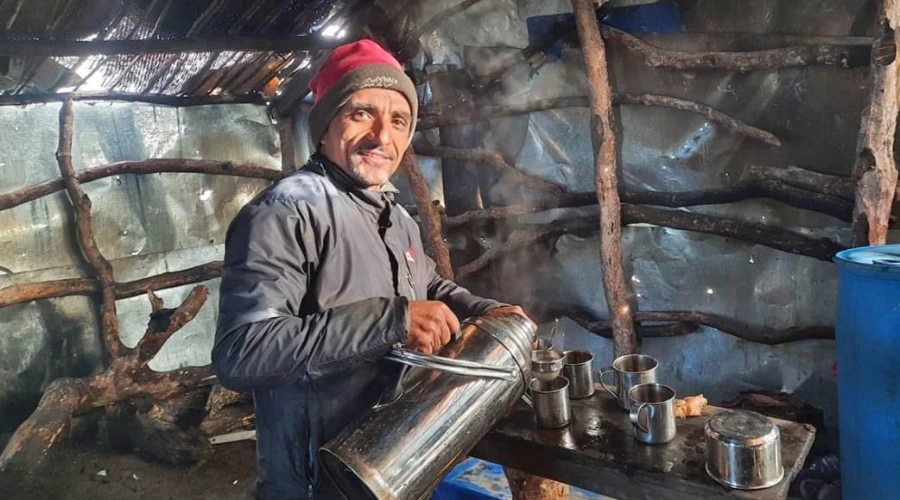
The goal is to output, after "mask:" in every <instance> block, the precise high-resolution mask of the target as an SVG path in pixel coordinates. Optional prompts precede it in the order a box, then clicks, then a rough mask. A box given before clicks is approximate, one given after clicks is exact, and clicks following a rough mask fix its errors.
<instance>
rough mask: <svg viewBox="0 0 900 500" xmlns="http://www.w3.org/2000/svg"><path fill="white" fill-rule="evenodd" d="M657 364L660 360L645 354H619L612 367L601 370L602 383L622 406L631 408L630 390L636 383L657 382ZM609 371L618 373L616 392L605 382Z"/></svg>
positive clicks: (627, 408)
mask: <svg viewBox="0 0 900 500" xmlns="http://www.w3.org/2000/svg"><path fill="white" fill-rule="evenodd" d="M657 366H659V362H658V361H656V358H653V357H651V356H647V355H645V354H627V355H625V356H619V357H618V358H616V360H615V361H613V364H612V367H611V368H607V369H605V370H603V371H601V372H600V384H601V385H602V386H603V388H604V389H606V392H608V393H610V394H612V396H613V397H614V398H616V400H617V401H618V402H619V406H620V407H622V408H623V409H625V410H630V409H631V399H630V398H629V397H628V391H630V390H631V388H632V387H634V386H636V385H640V384H652V383H655V382H656V367H657ZM609 372H614V373H615V374H616V392H613V391H612V389H610V388H609V387H608V386H607V385H606V383H605V382H603V376H604V375H606V374H607V373H609Z"/></svg>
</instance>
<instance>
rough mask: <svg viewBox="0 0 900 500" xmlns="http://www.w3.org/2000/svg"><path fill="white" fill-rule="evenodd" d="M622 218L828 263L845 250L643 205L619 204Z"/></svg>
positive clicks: (764, 229)
mask: <svg viewBox="0 0 900 500" xmlns="http://www.w3.org/2000/svg"><path fill="white" fill-rule="evenodd" d="M622 219H623V220H624V221H626V222H627V223H629V224H634V223H639V222H645V223H650V224H654V225H657V226H664V227H670V228H673V229H682V230H685V231H694V232H699V233H707V234H715V235H718V236H725V237H728V238H735V239H738V240H742V241H746V242H749V243H756V244H759V245H764V246H767V247H770V248H775V249H777V250H781V251H783V252H788V253H793V254H798V255H806V256H809V257H814V258H816V259H819V260H824V261H827V262H830V261H831V259H832V257H834V254H835V253H837V252H839V251H840V250H843V249H844V246H842V245H840V244H838V243H835V242H834V241H831V240H828V239H825V238H822V239H812V238H807V237H806V236H802V235H799V234H796V233H792V232H790V231H786V230H783V229H777V228H773V227H769V226H765V225H762V224H756V223H752V222H744V221H738V220H733V219H727V218H724V217H715V216H712V215H704V214H698V213H693V212H683V211H675V210H664V209H660V208H653V207H647V206H642V205H622Z"/></svg>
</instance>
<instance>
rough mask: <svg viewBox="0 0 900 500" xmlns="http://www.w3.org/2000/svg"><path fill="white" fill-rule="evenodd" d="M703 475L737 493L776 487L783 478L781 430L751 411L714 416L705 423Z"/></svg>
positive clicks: (766, 418) (729, 412) (765, 418)
mask: <svg viewBox="0 0 900 500" xmlns="http://www.w3.org/2000/svg"><path fill="white" fill-rule="evenodd" d="M706 472H707V474H709V476H710V477H712V478H713V479H714V480H716V481H717V482H719V483H721V484H723V485H725V486H728V487H729V488H735V489H740V490H757V489H762V488H769V487H771V486H774V485H776V484H778V483H779V482H780V481H781V479H782V478H783V477H784V466H783V465H782V464H781V430H780V429H779V428H778V426H777V425H775V423H774V422H772V420H770V419H769V418H768V417H765V416H763V415H760V414H759V413H756V412H752V411H746V410H738V411H728V412H723V413H719V414H717V415H715V416H713V417H712V418H710V419H709V422H707V423H706Z"/></svg>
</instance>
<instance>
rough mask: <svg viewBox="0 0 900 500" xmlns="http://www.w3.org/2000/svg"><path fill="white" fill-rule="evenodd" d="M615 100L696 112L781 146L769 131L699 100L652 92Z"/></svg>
mask: <svg viewBox="0 0 900 500" xmlns="http://www.w3.org/2000/svg"><path fill="white" fill-rule="evenodd" d="M615 102H616V103H618V104H641V105H643V106H661V107H664V108H672V109H680V110H682V111H690V112H691V113H697V114H698V115H701V116H703V117H705V118H706V119H708V120H709V121H711V122H714V123H718V124H719V125H721V126H722V127H724V128H725V129H726V130H728V131H730V132H733V133H735V134H741V135H745V136H747V137H750V138H751V139H756V140H758V141H762V142H764V143H766V144H768V145H770V146H775V147H778V146H781V141H779V140H778V138H777V137H775V136H774V135H773V134H772V133H771V132H766V131H765V130H761V129H758V128H756V127H751V126H750V125H747V124H746V123H744V122H742V121H740V120H738V119H736V118H732V117H731V116H729V115H727V114H725V113H723V112H721V111H719V110H717V109H715V108H713V107H712V106H707V105H706V104H702V103H699V102H695V101H688V100H686V99H679V98H677V97H669V96H664V95H654V94H617V95H616V98H615Z"/></svg>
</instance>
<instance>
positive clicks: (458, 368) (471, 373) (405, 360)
mask: <svg viewBox="0 0 900 500" xmlns="http://www.w3.org/2000/svg"><path fill="white" fill-rule="evenodd" d="M385 358H386V359H387V360H389V361H393V362H395V363H400V364H404V365H407V366H414V367H417V368H428V369H430V370H438V371H442V372H447V373H452V374H454V375H463V376H467V377H477V378H487V379H499V380H507V381H510V382H513V381H515V380H517V379H518V378H519V374H518V373H517V372H516V371H515V370H513V369H511V368H502V367H499V366H491V365H485V364H482V363H475V362H473V361H466V360H464V359H453V358H445V357H443V356H434V355H428V354H420V353H417V352H415V351H411V350H409V349H403V348H400V347H396V348H394V349H393V350H391V352H389V353H388V355H387V356H386V357H385Z"/></svg>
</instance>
